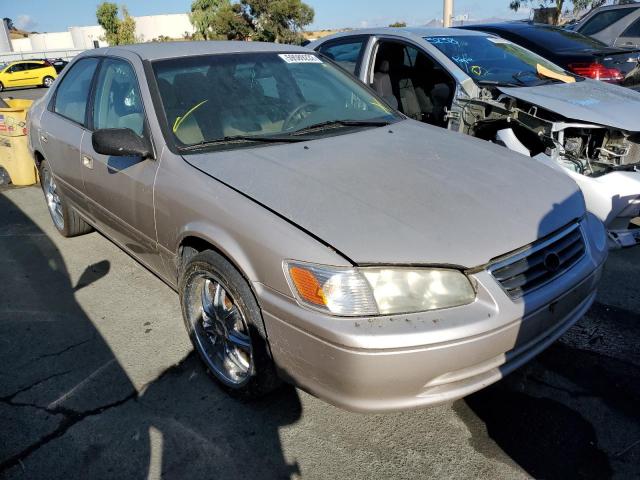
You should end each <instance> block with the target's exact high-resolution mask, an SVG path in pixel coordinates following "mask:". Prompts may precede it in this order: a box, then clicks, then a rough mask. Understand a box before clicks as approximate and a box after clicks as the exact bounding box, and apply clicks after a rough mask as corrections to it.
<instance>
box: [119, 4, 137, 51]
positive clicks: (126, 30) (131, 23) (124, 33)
mask: <svg viewBox="0 0 640 480" xmlns="http://www.w3.org/2000/svg"><path fill="white" fill-rule="evenodd" d="M132 43H136V21H135V20H134V19H133V17H132V16H131V15H129V11H128V10H127V7H124V6H123V7H122V20H120V23H118V43H117V45H130V44H132Z"/></svg>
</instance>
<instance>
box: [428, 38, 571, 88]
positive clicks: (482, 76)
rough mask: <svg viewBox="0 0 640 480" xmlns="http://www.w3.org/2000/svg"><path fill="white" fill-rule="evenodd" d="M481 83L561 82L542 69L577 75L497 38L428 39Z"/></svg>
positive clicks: (559, 73) (534, 83)
mask: <svg viewBox="0 0 640 480" xmlns="http://www.w3.org/2000/svg"><path fill="white" fill-rule="evenodd" d="M425 40H426V41H428V42H429V43H431V44H432V45H433V46H434V47H436V48H437V49H438V50H440V51H441V52H442V53H444V54H445V55H446V56H447V57H449V59H451V60H452V61H453V62H454V63H455V64H456V65H457V66H458V67H460V68H461V69H462V70H464V72H465V73H466V74H467V75H469V76H470V77H471V78H472V79H473V80H475V81H476V82H477V83H494V84H499V85H509V86H526V87H531V86H536V85H542V84H546V83H553V82H555V81H558V80H557V79H553V78H550V77H549V76H546V75H543V74H541V73H540V67H542V68H543V69H545V70H547V71H551V72H552V73H555V74H557V75H567V76H571V77H574V78H576V76H575V75H573V74H571V73H569V72H567V71H565V70H564V69H563V68H561V67H559V66H557V65H555V64H553V63H551V62H550V61H548V60H546V59H544V58H543V57H541V56H539V55H537V54H535V53H533V52H531V51H529V50H527V49H525V48H522V47H520V46H519V45H516V44H515V43H512V42H509V41H508V40H503V39H502V38H497V37H487V36H481V35H456V36H438V37H426V38H425Z"/></svg>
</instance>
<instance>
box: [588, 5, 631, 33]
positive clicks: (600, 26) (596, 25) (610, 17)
mask: <svg viewBox="0 0 640 480" xmlns="http://www.w3.org/2000/svg"><path fill="white" fill-rule="evenodd" d="M633 10H634V9H632V8H618V9H615V10H606V11H604V12H600V13H596V14H595V15H594V16H593V17H591V18H590V19H589V20H588V21H587V23H585V24H584V25H583V27H582V28H581V29H580V30H579V32H580V33H582V34H583V35H593V34H595V33H598V32H601V31H602V30H604V29H605V28H607V27H608V26H610V25H611V24H613V23H616V22H617V21H618V20H621V19H622V18H624V17H626V16H627V15H629V14H630V13H631V12H633Z"/></svg>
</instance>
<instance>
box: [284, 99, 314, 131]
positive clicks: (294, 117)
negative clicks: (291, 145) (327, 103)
mask: <svg viewBox="0 0 640 480" xmlns="http://www.w3.org/2000/svg"><path fill="white" fill-rule="evenodd" d="M317 108H318V106H317V105H315V104H313V103H311V102H304V103H303V104H301V105H298V106H297V107H296V108H294V109H293V111H292V112H291V113H289V115H287V118H286V120H285V121H284V123H283V124H282V130H283V131H285V132H286V131H289V130H291V129H293V127H295V126H296V125H297V124H298V123H300V121H302V120H304V119H305V118H306V117H307V115H303V113H305V112H306V113H311V112H313V111H314V110H316V109H317Z"/></svg>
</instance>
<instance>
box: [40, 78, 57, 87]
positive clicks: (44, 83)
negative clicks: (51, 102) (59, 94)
mask: <svg viewBox="0 0 640 480" xmlns="http://www.w3.org/2000/svg"><path fill="white" fill-rule="evenodd" d="M53 81H54V79H53V77H49V76H47V77H44V78H43V79H42V86H44V87H46V88H49V87H51V85H53Z"/></svg>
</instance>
